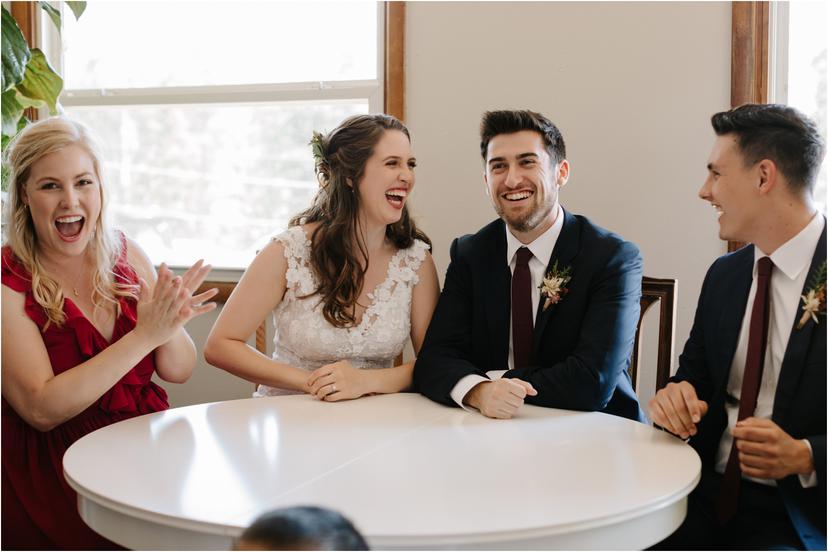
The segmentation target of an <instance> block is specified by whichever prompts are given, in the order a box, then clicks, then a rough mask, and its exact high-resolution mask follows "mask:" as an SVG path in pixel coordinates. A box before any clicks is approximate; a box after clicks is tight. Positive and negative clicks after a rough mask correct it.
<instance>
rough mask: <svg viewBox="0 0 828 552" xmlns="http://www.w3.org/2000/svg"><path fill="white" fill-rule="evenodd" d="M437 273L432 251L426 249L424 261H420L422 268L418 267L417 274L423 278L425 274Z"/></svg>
mask: <svg viewBox="0 0 828 552" xmlns="http://www.w3.org/2000/svg"><path fill="white" fill-rule="evenodd" d="M431 274H434V275H435V276H436V274H437V266H436V265H435V264H434V257H432V256H431V251H429V250H426V252H425V257H423V261H422V262H421V263H420V268H419V269H417V275H418V276H420V277H421V278H422V277H423V276H429V275H431Z"/></svg>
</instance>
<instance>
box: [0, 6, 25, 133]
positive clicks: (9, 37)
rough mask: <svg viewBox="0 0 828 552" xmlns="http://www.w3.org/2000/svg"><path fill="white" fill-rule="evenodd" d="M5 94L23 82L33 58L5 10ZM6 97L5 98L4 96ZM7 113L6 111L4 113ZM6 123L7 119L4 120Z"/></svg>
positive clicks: (3, 81)
mask: <svg viewBox="0 0 828 552" xmlns="http://www.w3.org/2000/svg"><path fill="white" fill-rule="evenodd" d="M2 45H3V79H2V88H3V92H5V91H6V90H8V89H9V88H10V87H12V86H14V85H15V84H17V83H19V82H21V81H22V80H23V76H24V75H25V74H26V64H27V63H28V62H29V59H30V58H31V55H32V54H31V51H30V50H29V45H28V44H26V39H25V38H23V33H22V32H20V28H19V27H18V26H17V22H16V21H15V20H14V18H13V17H12V16H11V14H10V13H9V12H8V10H6V8H3V27H2ZM4 97H5V96H4ZM4 113H5V111H4ZM4 121H5V119H4Z"/></svg>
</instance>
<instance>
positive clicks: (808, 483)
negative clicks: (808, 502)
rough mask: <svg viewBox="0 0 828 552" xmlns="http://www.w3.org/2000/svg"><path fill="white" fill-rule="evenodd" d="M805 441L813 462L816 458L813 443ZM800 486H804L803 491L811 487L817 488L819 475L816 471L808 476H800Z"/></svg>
mask: <svg viewBox="0 0 828 552" xmlns="http://www.w3.org/2000/svg"><path fill="white" fill-rule="evenodd" d="M802 440H803V441H805V444H806V445H808V451H809V452H810V453H811V460H813V458H814V449H813V448H811V442H810V441H809V440H808V439H802ZM799 484H800V485H802V488H803V489H810V488H811V487H816V486H817V475H816V470H814V471H812V472H811V473H809V474H808V475H801V474H800V476H799Z"/></svg>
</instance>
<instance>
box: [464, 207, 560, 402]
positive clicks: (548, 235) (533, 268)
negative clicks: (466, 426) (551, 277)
mask: <svg viewBox="0 0 828 552" xmlns="http://www.w3.org/2000/svg"><path fill="white" fill-rule="evenodd" d="M563 220H564V213H563V209H562V208H561V206H560V205H558V213H557V214H556V215H555V222H554V223H553V224H552V226H551V227H550V228H549V229H548V230H547V231H546V232H544V233H543V234H541V235H540V236H538V237H537V238H535V240H534V241H533V242H532V243H528V244H524V243H521V241H520V240H519V239H517V238H516V237H515V236H514V235H513V234H512V232H511V231H510V230H509V226H508V225H507V226H506V262H507V263H508V264H509V271H510V272H511V273H512V274H513V275H514V273H515V263H516V262H517V250H518V249H520V248H521V247H528V248H529V251H531V252H532V258H531V259H529V273H530V274H531V276H532V320H533V321H534V320H535V319H536V318H537V313H538V303H539V302H540V289H539V286H540V285H541V282H542V281H543V277H544V276H545V275H546V274H545V272H546V266H547V265H548V264H549V259H551V258H552V251H553V250H554V249H555V244H556V243H557V242H558V236H560V235H561V229H562V228H563ZM514 366H515V360H514V352H513V350H512V324H511V321H510V323H509V366H508V369H509V370H511V369H512V368H514ZM505 373H506V370H505V369H504V370H490V371H488V372H486V376H488V379H487V378H484V377H483V376H481V375H478V374H469V375H468V376H465V377H463V378H461V379H460V381H458V382H457V383H456V384H455V385H454V388H453V389H452V390H451V398H452V399H454V402H456V403H457V404H458V405H460V406H461V407H463V408H465V409H466V410H472V409H471V408H469V407H467V406H466V405H464V404H463V398H465V396H466V394H467V393H468V392H469V391H470V390H471V388H472V387H474V386H475V385H477V384H478V383H480V382H483V381H491V380H496V379H500V378H501V377H503V374H505Z"/></svg>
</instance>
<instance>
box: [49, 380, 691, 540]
mask: <svg viewBox="0 0 828 552" xmlns="http://www.w3.org/2000/svg"><path fill="white" fill-rule="evenodd" d="M63 466H64V473H65V475H66V480H67V481H68V482H69V484H70V485H71V486H72V488H73V489H75V490H76V491H77V493H78V508H79V510H80V514H81V517H83V519H84V520H85V521H86V523H88V524H89V525H90V526H91V527H92V528H93V529H95V530H96V531H97V532H99V533H101V534H102V535H104V536H105V537H107V538H109V539H111V540H113V541H115V542H117V543H120V544H122V545H124V546H126V547H129V548H136V549H179V550H180V549H228V548H230V546H231V544H232V540H233V538H234V537H236V536H238V535H239V534H240V533H241V532H242V530H243V529H244V528H245V527H246V526H247V525H249V524H250V522H252V521H253V520H254V519H255V518H256V517H257V516H258V515H259V514H261V513H263V512H265V511H267V510H270V509H272V508H278V507H284V506H295V505H319V506H327V507H329V508H334V509H336V510H338V511H340V512H342V513H343V514H345V515H346V516H347V517H348V518H349V519H351V520H352V521H353V522H354V524H355V525H356V526H357V527H358V528H359V529H360V530H361V532H362V533H363V534H364V535H365V536H366V538H367V539H368V541H369V544H370V545H371V546H372V547H373V548H379V549H419V548H440V549H447V548H472V549H561V548H564V549H586V548H592V549H596V548H598V549H640V548H645V547H647V546H650V545H652V544H654V543H656V542H658V541H659V540H661V539H663V538H664V537H666V536H667V535H669V534H670V533H671V532H672V531H673V530H674V529H675V528H676V527H678V526H679V524H680V523H681V521H682V520H683V519H684V515H685V511H686V503H687V498H686V497H687V494H688V493H689V492H690V491H691V490H692V489H693V488H694V487H695V486H696V483H697V482H698V480H699V473H700V468H701V462H700V461H699V457H698V455H697V454H696V453H695V451H694V450H693V449H691V448H690V447H689V446H687V445H686V444H685V443H683V442H681V441H679V440H678V439H676V438H673V437H671V436H669V435H668V434H666V433H663V432H660V431H657V430H655V429H653V428H651V427H649V426H646V425H643V424H640V423H637V422H633V421H630V420H627V419H624V418H619V417H616V416H609V415H606V414H600V413H583V412H572V411H566V410H555V409H549V408H539V407H533V406H528V405H527V406H524V407H523V408H522V409H521V411H520V412H519V415H518V416H517V417H516V418H514V419H511V420H492V419H488V418H485V417H484V416H482V415H480V414H478V413H473V412H466V411H464V410H461V409H459V408H448V407H444V406H441V405H438V404H436V403H433V402H431V401H429V400H428V399H426V398H424V397H422V396H419V395H416V394H409V393H401V394H397V395H384V396H374V397H364V398H362V399H359V400H355V401H345V402H341V403H324V402H319V401H316V400H314V399H313V398H311V397H309V396H307V395H296V396H287V397H270V398H258V399H244V400H237V401H227V402H220V403H211V404H202V405H196V406H190V407H186V408H177V409H172V410H168V411H166V412H159V413H156V414H150V415H146V416H140V417H138V418H134V419H131V420H127V421H124V422H120V423H117V424H114V425H111V426H108V427H105V428H103V429H100V430H98V431H95V432H94V433H91V434H89V435H87V436H85V437H83V438H82V439H80V440H79V441H77V442H76V443H75V444H74V445H72V447H71V448H70V449H69V450H68V451H67V452H66V455H65V457H64V460H63Z"/></svg>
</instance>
